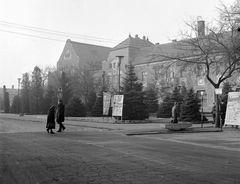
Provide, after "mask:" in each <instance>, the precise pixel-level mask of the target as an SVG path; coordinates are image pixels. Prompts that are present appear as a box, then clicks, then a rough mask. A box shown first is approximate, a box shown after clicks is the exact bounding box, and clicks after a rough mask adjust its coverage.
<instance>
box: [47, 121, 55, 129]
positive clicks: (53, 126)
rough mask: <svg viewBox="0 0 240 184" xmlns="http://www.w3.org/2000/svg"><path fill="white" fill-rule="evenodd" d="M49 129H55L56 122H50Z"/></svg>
mask: <svg viewBox="0 0 240 184" xmlns="http://www.w3.org/2000/svg"><path fill="white" fill-rule="evenodd" d="M47 128H55V123H54V122H49V123H48V124H47Z"/></svg>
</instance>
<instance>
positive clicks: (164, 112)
mask: <svg viewBox="0 0 240 184" xmlns="http://www.w3.org/2000/svg"><path fill="white" fill-rule="evenodd" d="M170 95H171V94H167V95H166V97H165V98H164V99H163V101H162V102H161V103H160V105H159V109H158V111H157V117H158V118H170V117H172V106H173V105H172V102H171V96H170Z"/></svg>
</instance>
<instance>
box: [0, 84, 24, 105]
mask: <svg viewBox="0 0 240 184" xmlns="http://www.w3.org/2000/svg"><path fill="white" fill-rule="evenodd" d="M6 90H7V92H8V93H9V101H10V105H11V104H12V102H13V98H14V96H16V95H18V89H15V88H14V86H12V88H7V86H6ZM19 93H21V91H19ZM0 99H2V100H3V88H0ZM0 101H1V100H0ZM1 102H2V101H1ZM0 106H1V105H0Z"/></svg>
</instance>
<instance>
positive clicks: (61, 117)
mask: <svg viewBox="0 0 240 184" xmlns="http://www.w3.org/2000/svg"><path fill="white" fill-rule="evenodd" d="M64 111H65V107H64V105H63V103H62V100H58V108H57V113H56V121H57V123H58V124H59V129H58V131H57V132H62V131H64V130H65V126H64V125H63V122H64V119H65V118H64Z"/></svg>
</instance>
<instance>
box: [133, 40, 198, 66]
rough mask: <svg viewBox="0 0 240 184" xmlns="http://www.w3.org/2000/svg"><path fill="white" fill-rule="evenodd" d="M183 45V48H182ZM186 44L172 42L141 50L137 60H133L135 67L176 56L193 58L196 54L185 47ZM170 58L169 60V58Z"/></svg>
mask: <svg viewBox="0 0 240 184" xmlns="http://www.w3.org/2000/svg"><path fill="white" fill-rule="evenodd" d="M180 44H181V48H180ZM183 47H184V44H183V43H180V42H171V43H166V44H161V45H154V46H152V47H147V48H141V49H140V50H139V51H138V52H137V54H136V57H135V59H134V60H133V64H134V65H138V64H147V63H154V62H159V61H166V60H168V59H170V58H174V56H178V57H179V56H181V55H184V57H185V56H187V55H189V56H193V55H194V54H196V53H193V51H192V49H190V48H187V47H185V49H183ZM168 57H169V58H168Z"/></svg>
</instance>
